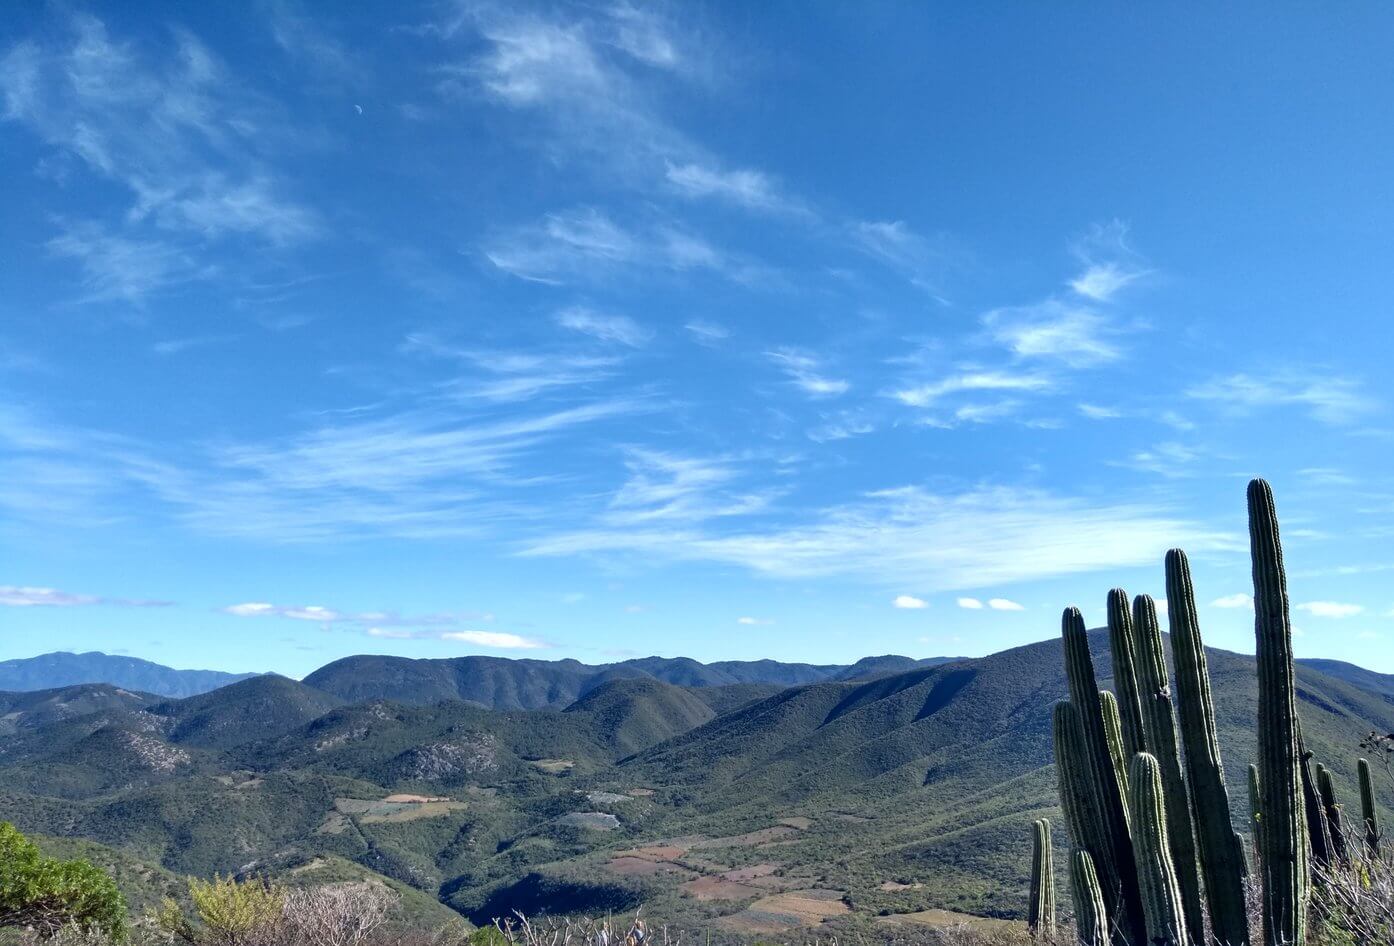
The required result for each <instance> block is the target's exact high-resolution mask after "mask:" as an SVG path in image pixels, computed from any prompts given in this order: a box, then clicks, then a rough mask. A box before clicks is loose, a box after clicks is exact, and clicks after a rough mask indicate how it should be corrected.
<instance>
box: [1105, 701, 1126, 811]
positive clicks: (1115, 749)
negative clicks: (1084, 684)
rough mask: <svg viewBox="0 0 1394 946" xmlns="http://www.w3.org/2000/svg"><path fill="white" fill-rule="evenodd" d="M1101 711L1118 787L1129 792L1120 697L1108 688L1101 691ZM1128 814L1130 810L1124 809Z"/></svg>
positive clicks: (1124, 792) (1123, 791) (1109, 754)
mask: <svg viewBox="0 0 1394 946" xmlns="http://www.w3.org/2000/svg"><path fill="white" fill-rule="evenodd" d="M1099 711H1100V712H1101V713H1103V715H1104V735H1105V736H1106V737H1107V739H1108V756H1109V759H1111V760H1112V762H1113V771H1114V773H1115V774H1116V775H1117V777H1118V788H1119V790H1120V791H1121V792H1122V793H1123V795H1124V796H1125V797H1126V796H1127V794H1128V759H1127V756H1125V755H1124V754H1123V723H1122V721H1121V720H1120V719H1119V718H1118V698H1117V697H1116V696H1114V695H1113V694H1112V693H1110V692H1109V691H1107V690H1100V691H1099ZM1123 813H1124V814H1127V813H1128V810H1127V809H1126V808H1124V809H1123Z"/></svg>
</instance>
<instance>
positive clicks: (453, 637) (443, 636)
mask: <svg viewBox="0 0 1394 946" xmlns="http://www.w3.org/2000/svg"><path fill="white" fill-rule="evenodd" d="M364 633H366V634H367V635H368V636H369V637H379V638H385V639H388V640H413V641H420V640H433V641H458V642H460V643H465V644H474V645H476V646H479V647H485V648H488V649H490V650H541V649H544V648H547V647H550V646H551V645H550V644H548V643H546V642H545V641H540V640H536V639H534V638H531V637H523V636H522V635H520V634H510V633H508V632H506V631H407V630H402V629H400V628H383V627H370V628H368V629H367V630H366V631H365V632H364Z"/></svg>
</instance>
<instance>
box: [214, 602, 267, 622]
mask: <svg viewBox="0 0 1394 946" xmlns="http://www.w3.org/2000/svg"><path fill="white" fill-rule="evenodd" d="M223 611H224V612H225V613H227V614H232V615H236V616H237V617H240V618H251V617H264V616H266V615H268V614H277V613H279V612H280V608H278V607H276V605H274V604H271V603H270V602H269V601H247V602H245V603H243V604H230V605H228V606H227V607H226V608H223Z"/></svg>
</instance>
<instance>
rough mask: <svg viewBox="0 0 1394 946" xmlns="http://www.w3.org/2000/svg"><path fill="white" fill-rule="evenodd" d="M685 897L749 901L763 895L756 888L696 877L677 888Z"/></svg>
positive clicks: (717, 879) (724, 880)
mask: <svg viewBox="0 0 1394 946" xmlns="http://www.w3.org/2000/svg"><path fill="white" fill-rule="evenodd" d="M678 889H679V890H680V891H682V893H683V894H684V895H685V896H688V897H692V898H694V899H697V900H703V901H708V900H749V899H750V898H751V897H758V896H759V895H760V894H762V893H764V891H763V890H761V889H759V888H758V887H751V886H749V885H748V884H738V883H733V882H732V881H729V880H726V879H724V878H723V877H698V878H697V879H696V880H689V881H688V882H687V883H685V884H682V885H680V886H679V887H678Z"/></svg>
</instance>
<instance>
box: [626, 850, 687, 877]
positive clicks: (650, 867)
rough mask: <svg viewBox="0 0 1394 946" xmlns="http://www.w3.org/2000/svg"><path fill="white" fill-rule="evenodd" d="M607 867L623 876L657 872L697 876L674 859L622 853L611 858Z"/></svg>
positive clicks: (650, 875)
mask: <svg viewBox="0 0 1394 946" xmlns="http://www.w3.org/2000/svg"><path fill="white" fill-rule="evenodd" d="M605 866H606V868H607V869H608V870H609V871H610V872H611V873H615V874H619V875H621V876H623V877H652V876H653V875H655V874H682V875H685V876H688V877H694V876H696V875H695V874H693V872H692V871H690V870H688V869H687V868H686V867H683V866H682V865H681V864H674V863H673V862H672V861H653V860H649V859H648V858H646V857H628V856H625V855H623V854H621V855H620V856H618V857H613V858H611V859H610V863H609V864H607V865H605Z"/></svg>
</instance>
